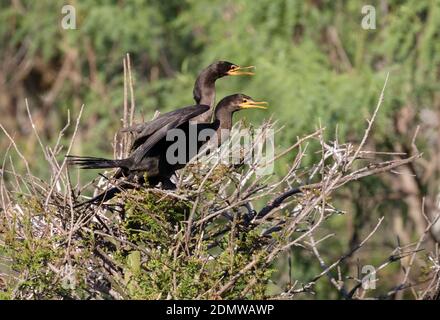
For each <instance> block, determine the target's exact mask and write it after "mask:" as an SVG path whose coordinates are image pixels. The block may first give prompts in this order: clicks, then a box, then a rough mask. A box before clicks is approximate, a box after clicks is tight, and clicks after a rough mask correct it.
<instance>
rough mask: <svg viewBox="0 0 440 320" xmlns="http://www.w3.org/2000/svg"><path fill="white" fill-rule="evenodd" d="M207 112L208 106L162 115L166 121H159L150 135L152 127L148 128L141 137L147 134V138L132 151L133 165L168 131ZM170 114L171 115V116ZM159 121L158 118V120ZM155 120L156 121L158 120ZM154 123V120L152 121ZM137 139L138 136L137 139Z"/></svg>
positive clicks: (183, 109) (192, 107) (197, 106)
mask: <svg viewBox="0 0 440 320" xmlns="http://www.w3.org/2000/svg"><path fill="white" fill-rule="evenodd" d="M208 110H209V106H206V105H195V106H190V107H185V108H182V109H179V110H175V111H172V112H169V113H168V114H164V115H163V116H165V115H167V116H166V121H160V123H159V122H158V123H155V124H154V128H156V130H155V131H154V133H152V129H151V128H152V127H151V126H149V127H148V128H147V130H144V131H145V132H144V131H143V132H142V133H141V135H142V136H144V137H145V135H144V134H145V133H146V132H148V133H149V136H148V137H147V139H146V140H145V142H143V143H142V144H141V145H139V147H137V149H136V150H134V151H133V154H132V155H131V156H132V157H133V160H134V163H138V162H140V161H141V160H142V158H143V157H144V156H145V155H146V154H147V152H148V151H149V150H150V149H151V148H152V147H154V146H155V145H156V143H158V142H159V141H160V140H161V139H163V138H165V136H166V134H167V132H168V130H171V129H174V128H177V127H179V126H181V125H182V124H184V123H185V122H187V121H189V120H191V119H192V118H194V117H196V116H198V115H200V114H202V113H204V112H206V111H208ZM171 113H172V114H171ZM158 119H159V118H158ZM158 119H157V120H158ZM154 121H156V120H154ZM137 139H139V136H138V137H137Z"/></svg>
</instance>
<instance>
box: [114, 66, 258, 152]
mask: <svg viewBox="0 0 440 320" xmlns="http://www.w3.org/2000/svg"><path fill="white" fill-rule="evenodd" d="M251 68H254V67H253V66H248V67H240V66H239V65H236V64H234V63H232V62H228V61H217V62H214V63H212V64H210V65H209V66H208V67H206V68H205V69H203V71H202V72H200V74H199V75H198V77H197V79H196V82H195V84H194V89H193V97H194V100H195V102H196V105H204V106H205V105H206V106H209V107H210V108H209V109H207V110H205V111H204V112H201V113H200V114H198V115H195V116H193V118H191V119H190V120H191V122H194V123H207V122H211V119H212V114H213V111H214V103H215V82H216V81H217V79H220V78H222V77H225V76H239V75H254V73H253V72H250V71H247V70H249V69H251ZM184 109H185V108H183V109H177V110H174V111H171V112H168V113H164V114H162V115H160V116H159V117H157V118H156V119H154V120H151V121H148V122H145V123H140V124H137V125H133V126H131V127H128V128H124V129H122V130H121V132H131V133H133V134H134V135H135V136H134V142H133V144H132V146H131V151H134V150H135V149H136V148H137V147H139V146H140V145H141V144H142V143H144V142H145V141H146V140H147V139H148V137H149V136H150V135H152V134H153V133H154V132H156V131H157V130H158V129H160V128H162V127H163V126H165V125H166V124H167V123H169V122H170V119H173V118H175V117H177V116H186V115H185V114H183V113H182V112H186V111H184Z"/></svg>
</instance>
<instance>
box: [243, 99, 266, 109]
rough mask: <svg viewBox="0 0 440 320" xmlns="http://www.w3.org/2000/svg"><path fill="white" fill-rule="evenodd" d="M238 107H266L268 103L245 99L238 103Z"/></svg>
mask: <svg viewBox="0 0 440 320" xmlns="http://www.w3.org/2000/svg"><path fill="white" fill-rule="evenodd" d="M239 106H240V109H267V107H268V105H267V102H266V101H252V100H251V101H246V102H243V103H240V105H239Z"/></svg>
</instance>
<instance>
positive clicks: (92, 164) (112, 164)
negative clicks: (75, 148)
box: [67, 155, 127, 169]
mask: <svg viewBox="0 0 440 320" xmlns="http://www.w3.org/2000/svg"><path fill="white" fill-rule="evenodd" d="M126 162H127V161H126V159H120V160H111V159H104V158H95V157H80V156H70V155H69V156H67V164H69V165H72V166H78V167H80V168H81V169H104V168H125V167H126V166H127V163H126Z"/></svg>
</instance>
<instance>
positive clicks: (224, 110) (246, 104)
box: [68, 94, 267, 205]
mask: <svg viewBox="0 0 440 320" xmlns="http://www.w3.org/2000/svg"><path fill="white" fill-rule="evenodd" d="M251 108H259V109H266V108H267V103H266V102H263V101H262V102H258V101H254V100H253V99H252V98H251V97H249V96H246V95H244V94H233V95H230V96H227V97H225V98H223V99H222V100H221V101H220V102H219V103H218V105H217V107H216V109H215V113H214V121H213V122H211V123H200V124H192V123H190V119H192V118H193V117H195V116H197V115H199V114H202V113H203V112H206V111H207V110H208V109H209V107H208V106H201V105H194V106H189V107H186V108H182V109H180V110H181V112H180V114H178V115H174V116H173V117H169V119H168V120H169V122H168V123H167V124H166V125H165V126H164V127H162V128H160V129H159V130H157V131H156V132H154V133H153V134H152V135H151V136H150V137H149V138H148V139H147V140H146V141H145V142H144V143H143V144H142V145H140V146H139V147H138V148H137V149H136V150H135V151H134V152H133V153H132V154H131V155H130V156H129V157H128V158H125V159H117V160H111V159H103V158H93V157H75V156H69V160H68V163H69V164H70V165H78V166H79V167H80V168H82V169H104V168H120V172H121V175H122V176H125V177H126V178H127V181H129V182H122V184H121V185H119V186H117V187H113V188H110V189H109V190H107V191H105V192H103V193H101V194H100V195H98V196H96V197H95V198H93V199H91V200H88V201H86V202H83V203H81V204H80V205H83V204H85V203H96V202H104V201H107V200H109V199H111V198H112V197H113V196H114V195H115V194H116V193H118V192H119V191H120V189H121V188H133V183H132V182H141V183H143V182H144V181H143V177H144V174H145V173H146V176H147V179H148V182H149V184H150V185H156V184H157V183H159V182H162V184H163V186H164V187H165V188H174V187H175V186H174V185H173V184H172V182H171V180H170V177H171V176H172V175H173V174H174V172H175V171H176V170H178V169H181V168H183V167H184V166H185V165H186V164H187V163H188V161H189V160H191V159H192V158H193V157H194V156H195V155H197V153H198V152H199V150H200V148H201V147H202V146H203V145H204V144H205V143H206V140H203V141H199V139H198V137H199V133H201V132H202V130H206V131H204V132H205V133H206V134H207V136H208V137H212V136H214V135H216V136H217V138H218V140H217V141H215V143H216V144H217V145H219V144H221V143H222V142H224V141H222V140H221V139H222V138H225V137H226V135H225V134H224V132H225V131H230V130H231V128H232V115H233V114H234V113H235V112H236V111H239V110H242V109H251ZM171 129H180V130H182V132H183V133H184V135H183V136H184V138H185V142H184V143H185V148H184V150H186V151H188V150H190V148H188V146H189V145H190V144H191V143H195V144H196V148H194V150H193V152H192V153H191V152H186V154H185V155H184V161H179V162H177V163H170V161H169V160H170V159H169V158H168V156H169V155H168V152H167V151H168V149H169V148H170V146H172V145H173V144H174V143H176V142H174V141H167V137H166V136H167V133H168V132H169V130H171ZM191 130H193V131H191ZM222 130H225V131H223V132H222ZM192 132H195V134H192ZM192 138H196V141H194V140H191V139H192ZM205 138H206V137H205ZM178 158H180V159H182V157H179V156H178Z"/></svg>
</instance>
